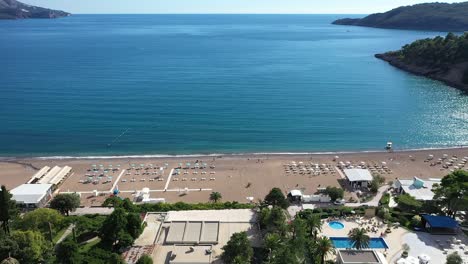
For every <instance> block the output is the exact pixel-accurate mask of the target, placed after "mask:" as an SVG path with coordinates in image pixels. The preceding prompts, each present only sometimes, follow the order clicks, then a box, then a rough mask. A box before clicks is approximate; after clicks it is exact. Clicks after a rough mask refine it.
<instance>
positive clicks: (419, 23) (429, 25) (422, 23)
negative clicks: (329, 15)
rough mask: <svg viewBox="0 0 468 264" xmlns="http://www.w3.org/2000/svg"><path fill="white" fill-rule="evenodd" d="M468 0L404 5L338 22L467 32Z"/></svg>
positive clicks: (377, 26)
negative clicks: (467, 0) (451, 2)
mask: <svg viewBox="0 0 468 264" xmlns="http://www.w3.org/2000/svg"><path fill="white" fill-rule="evenodd" d="M467 14H468V2H462V3H453V4H447V3H426V4H417V5H413V6H402V7H398V8H395V9H393V10H390V11H388V12H385V13H378V14H372V15H369V16H366V17H364V18H343V19H338V20H336V21H334V22H333V23H332V24H335V25H350V26H363V27H375V28H389V29H413V30H433V31H452V32H463V31H466V30H468V15H467Z"/></svg>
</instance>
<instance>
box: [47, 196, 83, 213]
mask: <svg viewBox="0 0 468 264" xmlns="http://www.w3.org/2000/svg"><path fill="white" fill-rule="evenodd" d="M79 206H80V196H78V194H74V193H63V194H58V195H56V196H55V197H54V198H53V199H52V201H50V208H52V209H55V210H58V211H59V212H60V213H62V214H66V215H69V214H70V212H73V211H75V210H76V208H78V207H79Z"/></svg>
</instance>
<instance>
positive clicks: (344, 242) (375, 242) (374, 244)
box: [330, 237, 388, 248]
mask: <svg viewBox="0 0 468 264" xmlns="http://www.w3.org/2000/svg"><path fill="white" fill-rule="evenodd" d="M330 240H331V241H332V242H333V245H334V246H335V247H336V248H352V247H353V244H352V243H351V240H349V238H347V237H330ZM369 248H388V245H387V243H386V242H385V240H384V239H383V238H381V237H373V238H371V239H370V243H369Z"/></svg>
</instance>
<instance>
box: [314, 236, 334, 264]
mask: <svg viewBox="0 0 468 264" xmlns="http://www.w3.org/2000/svg"><path fill="white" fill-rule="evenodd" d="M315 253H316V255H317V256H318V257H319V258H320V263H321V264H324V263H325V258H326V257H327V255H328V254H332V253H335V249H334V247H333V243H332V241H331V240H330V239H329V238H328V237H320V238H319V239H317V242H316V243H315Z"/></svg>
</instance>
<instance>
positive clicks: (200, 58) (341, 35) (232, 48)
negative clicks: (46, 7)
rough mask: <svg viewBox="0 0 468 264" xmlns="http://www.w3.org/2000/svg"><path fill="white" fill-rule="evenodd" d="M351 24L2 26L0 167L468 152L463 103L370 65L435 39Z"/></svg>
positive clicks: (158, 19)
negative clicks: (249, 155)
mask: <svg viewBox="0 0 468 264" xmlns="http://www.w3.org/2000/svg"><path fill="white" fill-rule="evenodd" d="M339 17H343V15H339V16H338V15H75V16H72V17H69V18H63V19H57V20H18V21H0V51H1V57H0V58H1V64H0V65H1V69H0V89H1V93H0V124H1V129H0V156H28V155H91V154H98V155H115V154H120V155H127V154H193V153H243V152H309V151H334V150H376V149H382V148H383V147H384V145H385V143H386V142H387V141H388V140H391V141H393V142H394V145H395V147H396V148H419V147H443V146H453V145H460V144H468V97H467V96H463V95H462V94H461V93H460V92H458V91H457V90H455V89H453V88H449V87H447V86H445V85H443V84H441V83H439V82H435V81H431V80H427V79H424V78H422V77H417V76H413V75H410V74H407V73H405V72H402V71H400V70H398V69H395V68H393V67H391V66H390V65H388V64H387V63H385V62H382V61H379V60H377V59H375V58H374V57H373V55H374V54H375V53H379V52H384V51H388V50H394V49H398V48H399V47H401V46H402V45H403V44H406V43H408V42H411V41H413V40H416V39H419V38H425V37H432V36H435V35H437V34H445V33H438V32H421V31H401V30H384V29H373V28H363V27H347V26H335V25H331V24H330V22H331V21H333V20H334V19H336V18H339Z"/></svg>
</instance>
